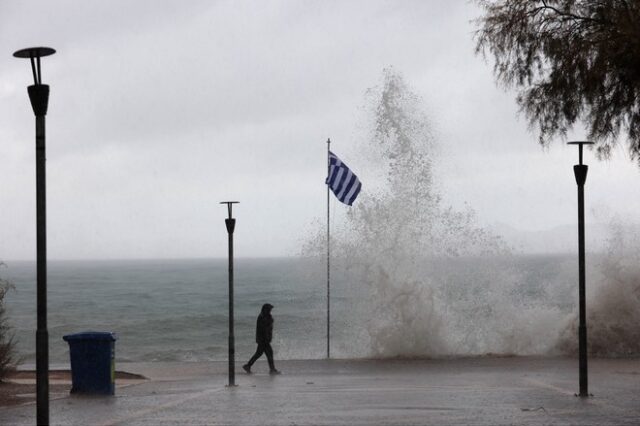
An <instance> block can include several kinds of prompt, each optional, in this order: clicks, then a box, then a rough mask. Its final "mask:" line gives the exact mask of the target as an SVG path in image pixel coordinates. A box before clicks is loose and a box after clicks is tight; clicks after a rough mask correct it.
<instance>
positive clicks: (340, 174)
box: [325, 151, 362, 206]
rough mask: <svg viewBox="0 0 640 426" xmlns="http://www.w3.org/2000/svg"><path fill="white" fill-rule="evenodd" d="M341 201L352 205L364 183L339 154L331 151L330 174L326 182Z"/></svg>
mask: <svg viewBox="0 0 640 426" xmlns="http://www.w3.org/2000/svg"><path fill="white" fill-rule="evenodd" d="M325 183H326V184H327V185H329V188H331V190H332V191H333V193H334V194H335V195H336V197H338V200H340V201H341V202H343V203H345V204H347V205H349V206H350V205H351V204H353V202H354V201H355V199H356V197H357V196H358V194H359V193H360V189H361V188H362V184H361V183H360V180H359V179H358V176H356V175H355V174H353V172H352V171H351V170H349V167H347V165H346V164H344V163H343V162H342V161H341V160H340V159H339V158H338V156H337V155H335V154H334V153H333V152H331V151H329V176H327V180H326V182H325Z"/></svg>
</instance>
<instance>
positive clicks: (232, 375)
mask: <svg viewBox="0 0 640 426" xmlns="http://www.w3.org/2000/svg"><path fill="white" fill-rule="evenodd" d="M220 204H226V205H227V210H228V212H229V217H228V218H227V219H225V220H224V223H225V225H226V226H227V234H228V236H229V386H235V385H236V370H235V361H236V360H235V357H236V348H235V337H234V335H233V325H234V324H233V231H234V229H235V227H236V220H235V219H234V218H233V216H232V207H233V205H234V204H238V201H222V202H221V203H220Z"/></svg>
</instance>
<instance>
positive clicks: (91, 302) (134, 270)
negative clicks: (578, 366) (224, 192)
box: [0, 255, 577, 363]
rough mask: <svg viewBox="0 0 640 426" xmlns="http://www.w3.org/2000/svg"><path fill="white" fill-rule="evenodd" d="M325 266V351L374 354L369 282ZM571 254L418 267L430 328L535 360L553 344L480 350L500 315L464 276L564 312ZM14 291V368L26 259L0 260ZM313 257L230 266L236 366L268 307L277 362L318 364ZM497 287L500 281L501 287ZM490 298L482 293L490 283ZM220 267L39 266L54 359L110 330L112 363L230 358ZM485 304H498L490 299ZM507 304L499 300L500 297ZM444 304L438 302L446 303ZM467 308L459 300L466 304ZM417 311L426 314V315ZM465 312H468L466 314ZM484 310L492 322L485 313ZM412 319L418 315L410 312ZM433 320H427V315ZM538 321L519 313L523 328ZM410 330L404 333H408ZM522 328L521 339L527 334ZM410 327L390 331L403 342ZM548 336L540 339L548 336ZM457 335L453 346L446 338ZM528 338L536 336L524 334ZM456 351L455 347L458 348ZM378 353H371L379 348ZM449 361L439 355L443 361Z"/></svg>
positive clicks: (320, 329) (21, 343) (31, 319)
mask: <svg viewBox="0 0 640 426" xmlns="http://www.w3.org/2000/svg"><path fill="white" fill-rule="evenodd" d="M336 263H337V265H336V266H334V267H333V268H332V280H331V349H332V356H335V357H349V358H351V357H353V358H357V357H379V356H384V352H382V353H381V352H380V351H379V350H377V349H376V348H377V347H376V345H381V344H384V343H385V342H380V341H374V339H372V337H371V334H370V328H369V326H370V325H371V324H372V323H376V321H378V320H379V319H380V318H376V316H375V315H376V313H375V310H371V308H370V306H371V305H370V304H368V303H365V302H366V301H367V300H368V298H367V295H366V294H364V293H365V292H366V291H368V287H366V286H362V287H360V286H358V285H356V283H353V282H347V281H345V278H346V277H347V276H349V274H348V273H347V272H345V266H344V265H340V264H339V262H336ZM576 263H577V262H576V259H575V256H573V255H548V256H533V255H531V256H527V255H521V256H511V257H509V258H503V259H499V258H485V259H478V258H457V259H448V260H446V261H445V260H442V259H440V260H439V261H435V260H432V261H431V262H427V261H425V273H428V274H430V276H431V279H432V281H433V282H438V283H439V289H440V291H439V294H440V296H439V297H442V298H444V299H447V300H446V301H445V302H446V303H445V305H448V312H441V315H440V317H439V318H437V321H440V322H444V323H450V324H454V323H457V322H460V321H469V322H470V324H474V322H475V323H476V325H475V329H476V331H477V336H475V337H472V336H467V339H468V340H469V341H470V342H475V343H470V344H469V346H468V347H461V346H460V345H462V343H461V342H463V341H464V339H462V340H460V338H459V337H456V338H454V336H450V337H451V346H450V348H449V349H448V351H449V352H450V354H452V355H456V354H458V355H460V354H470V355H474V354H483V353H486V352H505V351H506V352H513V353H527V354H529V353H544V352H547V351H549V348H550V347H552V346H553V343H554V342H546V343H545V344H543V345H538V346H532V347H529V348H526V347H520V348H516V347H514V348H506V347H503V346H501V347H499V346H496V347H494V348H492V347H491V343H487V344H480V343H479V341H478V339H479V338H488V337H487V336H482V333H486V330H485V327H483V326H482V324H479V323H477V322H479V321H485V320H486V318H488V317H487V314H488V313H490V312H491V311H494V312H495V315H500V309H498V308H499V306H494V305H492V303H498V302H499V301H500V299H497V298H496V299H495V300H493V301H491V300H488V299H487V297H486V296H487V295H486V294H485V295H482V294H472V293H473V292H478V291H479V290H478V287H477V286H473V287H471V286H469V279H473V278H472V277H474V276H477V275H478V272H479V271H481V270H483V269H486V267H489V268H491V269H493V268H511V269H515V270H517V271H519V274H518V275H517V277H518V282H517V283H516V285H515V286H512V285H510V286H508V288H509V289H510V290H509V291H512V292H517V294H515V295H511V296H513V297H511V299H512V300H521V301H522V303H524V304H526V305H533V306H535V305H539V306H544V307H546V308H553V309H556V310H557V311H558V312H560V313H562V314H563V315H570V314H571V312H573V311H574V310H575V305H576V302H577V299H576V298H577V284H576V282H577V281H576V280H577V267H576V266H577V265H576ZM0 272H1V273H2V276H3V277H4V278H8V279H9V280H10V281H11V282H12V283H13V284H14V286H15V289H14V290H12V291H10V292H9V293H8V294H7V296H6V300H5V303H6V306H7V310H8V317H9V321H10V323H11V324H12V325H13V328H14V331H15V337H16V340H17V349H18V353H19V356H21V357H22V359H23V362H25V363H31V362H33V361H34V360H35V329H36V268H35V263H34V262H8V263H7V265H6V267H3V268H2V270H1V271H0ZM325 274H326V264H325V263H323V261H322V260H321V259H305V258H268V259H237V260H236V262H235V283H234V292H235V297H234V309H235V328H234V331H235V341H236V357H237V359H238V360H240V361H241V360H244V359H245V358H246V359H248V358H249V356H250V355H251V354H252V352H253V350H254V349H255V342H254V335H255V321H256V317H257V315H258V313H259V311H260V308H261V306H262V304H263V303H271V304H273V305H274V306H275V308H274V310H273V315H274V318H275V333H274V342H273V346H274V350H275V353H276V356H277V357H278V358H280V359H319V358H324V357H325V356H326V337H327V336H326V333H327V329H326V320H327V282H326V275H325ZM502 284H504V283H502ZM487 291H491V288H489V287H487ZM228 294H229V293H228V263H227V260H226V259H183V260H123V261H112V260H109V261H50V262H49V264H48V329H49V342H50V343H49V346H50V358H51V362H52V363H64V362H67V361H68V356H69V355H68V348H67V343H66V342H64V341H63V339H62V336H64V335H66V334H70V333H77V332H83V331H109V332H115V333H116V334H117V338H118V340H117V342H116V358H117V360H119V361H208V360H224V359H227V350H228V349H227V348H228V346H227V341H228V333H229V325H228V324H229V323H228V320H229V315H228V314H229V310H228V302H229V298H228ZM492 297H495V295H494V296H492ZM468 298H472V299H477V300H478V301H481V300H482V301H483V302H482V303H481V304H480V305H478V307H477V309H478V311H477V312H468V314H469V316H467V318H466V319H464V318H460V317H459V316H460V310H459V309H457V308H456V307H457V306H461V305H460V303H461V300H463V299H468ZM502 300H504V299H502ZM445 305H443V306H445ZM465 306H466V305H465ZM425 309H426V308H425ZM465 309H466V308H465ZM490 316H491V315H489V317H490ZM417 318H420V317H419V316H417ZM433 320H434V321H435V320H436V319H435V318H434V319H433ZM517 320H518V319H517V318H508V317H504V318H496V321H494V322H493V323H492V324H494V325H492V326H494V327H499V326H500V325H499V324H500V322H503V323H504V324H505V327H507V326H508V324H510V323H514V321H517ZM536 320H538V321H542V320H543V318H537V319H536V318H528V319H527V321H534V322H535V321H536ZM417 326H418V325H417V324H413V325H411V324H408V325H407V327H417ZM532 330H533V329H529V330H527V329H523V330H521V332H522V333H526V332H533V331H532ZM409 331H410V330H406V332H404V334H403V332H402V331H399V332H398V333H399V335H398V336H387V338H388V339H389V344H391V343H392V342H394V341H395V340H394V339H396V338H399V339H404V338H407V339H408V338H411V337H407V336H411V333H410V332H409ZM553 338H554V337H553V336H551V337H548V339H551V340H553ZM456 339H457V340H459V341H458V342H457V343H455V342H454V341H455V340H456ZM532 340H536V339H532ZM456 345H458V347H456ZM378 349H379V348H378ZM392 355H393V356H403V355H404V356H410V357H420V356H431V355H433V353H428V351H426V352H425V353H415V352H410V351H409V352H407V353H405V354H403V353H393V354H392ZM445 355H446V354H445Z"/></svg>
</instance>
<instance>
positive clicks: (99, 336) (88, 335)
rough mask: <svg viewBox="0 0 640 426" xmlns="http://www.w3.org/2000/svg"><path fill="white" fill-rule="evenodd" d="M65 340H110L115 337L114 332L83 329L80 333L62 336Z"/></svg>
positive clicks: (113, 339)
mask: <svg viewBox="0 0 640 426" xmlns="http://www.w3.org/2000/svg"><path fill="white" fill-rule="evenodd" d="M62 338H63V339H64V341H65V342H68V341H71V340H110V341H115V340H116V339H117V337H116V333H111V332H108V331H85V332H82V333H75V334H67V335H66V336H62Z"/></svg>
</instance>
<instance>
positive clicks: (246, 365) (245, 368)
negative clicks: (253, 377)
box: [242, 364, 251, 374]
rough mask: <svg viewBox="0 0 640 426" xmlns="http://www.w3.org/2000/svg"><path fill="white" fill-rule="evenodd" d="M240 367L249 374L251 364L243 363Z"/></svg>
mask: <svg viewBox="0 0 640 426" xmlns="http://www.w3.org/2000/svg"><path fill="white" fill-rule="evenodd" d="M242 369H243V370H244V371H246V372H247V374H251V366H250V365H249V364H245V365H243V366H242Z"/></svg>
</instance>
